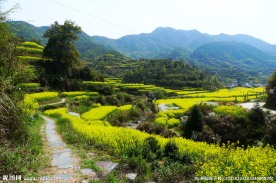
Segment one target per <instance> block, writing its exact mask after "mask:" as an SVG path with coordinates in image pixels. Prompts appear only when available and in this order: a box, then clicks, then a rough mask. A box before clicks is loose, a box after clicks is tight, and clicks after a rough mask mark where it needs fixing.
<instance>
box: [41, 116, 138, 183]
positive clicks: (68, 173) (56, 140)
mask: <svg viewBox="0 0 276 183" xmlns="http://www.w3.org/2000/svg"><path fill="white" fill-rule="evenodd" d="M70 114H71V115H73V116H77V117H79V114H77V113H73V112H72V113H70ZM41 117H42V118H43V119H44V120H45V122H46V127H45V129H43V130H42V131H45V134H46V141H47V147H46V149H47V151H48V153H50V154H51V159H52V162H51V165H52V166H51V167H49V169H46V170H44V172H43V173H44V175H45V176H43V177H45V179H46V181H43V182H46V183H47V182H49V183H50V182H58V183H65V182H66V183H73V182H82V183H87V182H89V181H90V180H99V177H98V175H97V172H95V171H94V170H92V169H89V168H84V169H80V166H79V160H78V158H77V157H76V156H75V155H74V154H73V153H72V150H71V149H70V148H68V147H66V144H65V143H64V142H63V141H62V139H61V137H60V135H59V134H58V133H57V131H56V125H55V121H54V120H53V119H51V118H49V117H46V116H43V115H41ZM90 154H91V156H93V158H94V156H96V154H95V153H90ZM117 165H118V163H114V162H112V161H98V162H96V166H97V167H98V168H99V170H100V173H101V176H107V175H108V174H109V173H110V172H111V171H113V170H114V169H115V168H116V167H117ZM125 176H126V178H128V179H129V180H134V179H135V178H136V176H137V174H136V173H129V174H126V175H125Z"/></svg>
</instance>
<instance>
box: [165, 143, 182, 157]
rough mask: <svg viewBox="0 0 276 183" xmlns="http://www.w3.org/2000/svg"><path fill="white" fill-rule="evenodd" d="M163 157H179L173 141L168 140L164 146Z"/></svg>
mask: <svg viewBox="0 0 276 183" xmlns="http://www.w3.org/2000/svg"><path fill="white" fill-rule="evenodd" d="M163 155H164V157H168V158H170V159H172V160H178V159H179V151H178V147H177V145H176V143H175V142H174V141H169V142H167V144H166V145H165V147H164V153H163Z"/></svg>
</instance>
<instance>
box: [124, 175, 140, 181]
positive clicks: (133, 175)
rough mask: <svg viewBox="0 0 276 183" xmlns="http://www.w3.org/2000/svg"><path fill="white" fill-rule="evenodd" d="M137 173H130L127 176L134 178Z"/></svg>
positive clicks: (130, 178)
mask: <svg viewBox="0 0 276 183" xmlns="http://www.w3.org/2000/svg"><path fill="white" fill-rule="evenodd" d="M137 175H138V174H137V173H128V174H126V178H128V179H129V180H134V179H135V178H136V176H137Z"/></svg>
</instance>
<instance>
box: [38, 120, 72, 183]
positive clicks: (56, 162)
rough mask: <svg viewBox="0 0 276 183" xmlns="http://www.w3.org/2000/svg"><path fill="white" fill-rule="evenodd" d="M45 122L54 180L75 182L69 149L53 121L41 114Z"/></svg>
mask: <svg viewBox="0 0 276 183" xmlns="http://www.w3.org/2000/svg"><path fill="white" fill-rule="evenodd" d="M41 117H42V118H43V119H44V120H45V122H46V128H45V133H46V139H47V141H48V143H49V146H50V148H49V151H50V153H51V157H52V165H53V168H54V169H55V171H54V172H53V174H54V175H52V176H51V177H52V178H54V180H55V182H59V181H60V182H75V180H74V178H73V172H74V169H73V167H74V166H73V159H72V151H71V149H69V148H67V147H66V144H65V143H64V142H63V141H62V139H61V138H60V136H59V135H58V133H57V132H56V126H55V121H54V120H53V119H51V118H48V117H46V116H41Z"/></svg>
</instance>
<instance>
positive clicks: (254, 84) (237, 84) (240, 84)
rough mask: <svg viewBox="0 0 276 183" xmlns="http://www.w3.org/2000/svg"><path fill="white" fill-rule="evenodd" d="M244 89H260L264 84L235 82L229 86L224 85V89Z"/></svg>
mask: <svg viewBox="0 0 276 183" xmlns="http://www.w3.org/2000/svg"><path fill="white" fill-rule="evenodd" d="M239 86H241V87H246V88H255V87H262V86H265V85H264V84H262V83H254V82H252V81H251V82H245V83H242V82H238V81H237V80H235V81H233V82H232V83H229V84H226V85H225V87H226V88H235V87H239Z"/></svg>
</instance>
